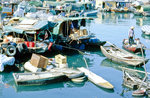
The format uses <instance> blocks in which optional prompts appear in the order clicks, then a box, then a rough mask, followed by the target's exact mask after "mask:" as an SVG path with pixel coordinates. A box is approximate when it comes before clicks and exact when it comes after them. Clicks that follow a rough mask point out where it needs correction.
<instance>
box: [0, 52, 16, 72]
mask: <svg viewBox="0 0 150 98" xmlns="http://www.w3.org/2000/svg"><path fill="white" fill-rule="evenodd" d="M14 63H15V58H14V57H7V56H6V55H3V54H0V72H2V71H3V70H4V66H6V65H9V66H12V65H14Z"/></svg>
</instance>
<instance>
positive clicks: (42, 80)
mask: <svg viewBox="0 0 150 98" xmlns="http://www.w3.org/2000/svg"><path fill="white" fill-rule="evenodd" d="M13 77H14V79H15V82H16V84H17V85H42V84H47V83H51V82H54V81H56V80H58V79H63V78H65V77H66V76H65V75H64V74H62V73H56V72H53V73H50V72H36V73H30V72H29V73H13Z"/></svg>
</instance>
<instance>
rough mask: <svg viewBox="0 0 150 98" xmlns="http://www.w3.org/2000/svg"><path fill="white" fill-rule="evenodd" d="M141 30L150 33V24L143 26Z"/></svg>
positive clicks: (146, 33)
mask: <svg viewBox="0 0 150 98" xmlns="http://www.w3.org/2000/svg"><path fill="white" fill-rule="evenodd" d="M141 30H142V32H143V33H144V34H145V35H150V26H149V25H144V26H142V27H141Z"/></svg>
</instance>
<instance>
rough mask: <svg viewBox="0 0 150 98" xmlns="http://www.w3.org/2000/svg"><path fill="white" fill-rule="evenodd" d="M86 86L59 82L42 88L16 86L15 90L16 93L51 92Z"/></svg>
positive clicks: (83, 83)
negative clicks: (52, 90) (51, 90)
mask: <svg viewBox="0 0 150 98" xmlns="http://www.w3.org/2000/svg"><path fill="white" fill-rule="evenodd" d="M84 85H85V82H82V83H73V82H71V81H68V82H59V83H53V84H49V85H41V86H17V85H15V86H14V88H15V90H16V92H32V91H45V90H50V89H61V88H73V87H82V86H84Z"/></svg>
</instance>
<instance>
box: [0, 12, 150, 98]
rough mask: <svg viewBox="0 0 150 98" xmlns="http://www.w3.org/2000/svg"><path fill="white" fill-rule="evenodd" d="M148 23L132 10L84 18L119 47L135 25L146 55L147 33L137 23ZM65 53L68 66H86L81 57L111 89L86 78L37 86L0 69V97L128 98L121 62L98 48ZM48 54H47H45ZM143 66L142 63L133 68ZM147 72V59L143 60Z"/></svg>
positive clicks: (149, 54)
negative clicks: (22, 83) (21, 83)
mask: <svg viewBox="0 0 150 98" xmlns="http://www.w3.org/2000/svg"><path fill="white" fill-rule="evenodd" d="M143 25H150V17H139V16H134V15H133V14H132V13H99V14H98V17H97V18H94V20H91V21H88V26H87V29H88V31H89V32H90V33H94V34H95V35H96V36H97V37H98V38H99V39H100V40H102V41H109V42H111V43H113V44H115V45H117V46H118V47H119V48H122V41H123V39H124V38H128V31H129V29H130V27H131V26H134V27H135V37H136V38H140V40H141V42H142V43H143V44H144V45H145V46H146V48H147V50H146V51H145V54H146V58H148V59H149V58H150V50H148V49H150V36H145V35H143V34H142V31H141V26H143ZM85 53H86V54H87V55H82V54H78V53H74V54H67V61H68V65H69V67H73V68H77V67H86V64H85V62H84V60H83V56H84V57H85V59H86V61H87V64H88V68H89V70H90V71H92V72H94V73H96V74H97V75H99V76H101V77H103V78H104V79H105V80H107V81H109V82H110V83H111V84H112V85H113V86H114V90H106V89H103V88H100V87H98V86H96V85H94V84H93V83H91V82H90V81H85V82H82V83H74V82H71V81H64V82H58V83H53V84H48V85H41V86H17V85H16V84H15V81H14V79H13V76H12V73H13V72H9V73H7V72H5V73H0V98H132V91H133V90H131V89H129V88H127V87H125V86H123V85H122V83H123V77H122V76H123V72H122V70H121V69H120V67H121V66H125V65H123V64H118V63H115V62H111V61H110V60H108V59H106V57H105V56H104V55H103V54H102V53H101V51H100V49H94V48H93V49H92V50H91V51H86V52H85ZM47 56H48V57H50V55H47ZM131 68H132V69H138V70H144V67H139V68H134V67H131ZM146 69H147V71H148V72H150V61H149V62H148V63H147V64H146Z"/></svg>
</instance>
